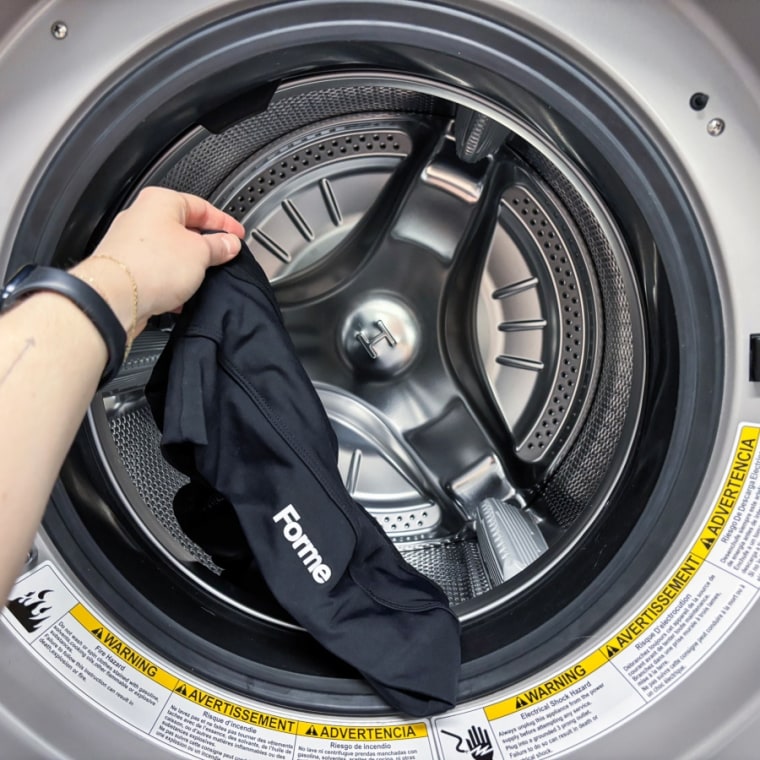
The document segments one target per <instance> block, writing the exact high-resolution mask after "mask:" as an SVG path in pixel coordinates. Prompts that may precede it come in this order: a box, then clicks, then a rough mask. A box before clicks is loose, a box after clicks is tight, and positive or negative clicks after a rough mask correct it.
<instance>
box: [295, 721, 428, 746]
mask: <svg viewBox="0 0 760 760" xmlns="http://www.w3.org/2000/svg"><path fill="white" fill-rule="evenodd" d="M298 733H299V734H300V735H301V736H310V737H312V738H313V739H334V740H338V741H352V742H387V741H394V740H397V739H424V738H425V737H426V736H427V735H428V734H427V727H426V726H425V724H424V723H407V724H400V725H395V726H338V725H334V726H327V725H322V724H321V723H303V722H302V723H299V724H298Z"/></svg>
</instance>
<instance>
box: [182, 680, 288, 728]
mask: <svg viewBox="0 0 760 760" xmlns="http://www.w3.org/2000/svg"><path fill="white" fill-rule="evenodd" d="M174 693H175V694H179V696H181V697H184V698H185V699H187V700H189V701H190V702H195V703H196V704H198V705H200V706H201V707H205V708H206V709H207V710H213V711H214V712H216V713H219V714H220V715H225V716H226V717H228V718H234V719H235V720H240V721H243V722H244V723H250V724H252V725H254V726H261V727H262V728H270V729H272V730H273V731H280V732H281V733H285V734H295V733H297V731H296V727H297V723H296V721H294V720H291V719H290V718H281V717H279V716H277V715H269V714H268V713H262V712H259V711H258V710H254V709H252V708H250V707H244V706H243V705H238V704H236V703H235V702H228V701H227V700H226V699H221V698H220V697H217V696H216V695H215V694H209V693H208V692H205V691H203V690H202V689H198V688H196V687H195V686H191V685H190V684H188V683H184V682H183V681H179V682H177V685H176V687H175V688H174Z"/></svg>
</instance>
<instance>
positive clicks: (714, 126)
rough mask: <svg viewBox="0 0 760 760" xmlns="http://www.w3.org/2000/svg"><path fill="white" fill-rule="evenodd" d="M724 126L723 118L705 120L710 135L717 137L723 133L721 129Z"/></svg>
mask: <svg viewBox="0 0 760 760" xmlns="http://www.w3.org/2000/svg"><path fill="white" fill-rule="evenodd" d="M725 128H726V122H725V121H723V119H710V121H708V122H707V134H708V135H710V136H711V137H718V135H721V134H723V130H724V129H725Z"/></svg>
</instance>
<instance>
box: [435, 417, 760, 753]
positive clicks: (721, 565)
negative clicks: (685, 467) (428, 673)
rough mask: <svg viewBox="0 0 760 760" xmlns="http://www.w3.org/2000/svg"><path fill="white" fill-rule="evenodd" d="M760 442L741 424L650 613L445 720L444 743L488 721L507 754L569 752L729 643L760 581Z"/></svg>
mask: <svg viewBox="0 0 760 760" xmlns="http://www.w3.org/2000/svg"><path fill="white" fill-rule="evenodd" d="M759 438H760V428H758V427H756V426H750V425H746V426H741V427H740V429H739V432H738V435H737V439H736V444H735V447H734V454H733V457H732V461H731V463H730V464H729V466H728V468H727V472H726V476H725V478H724V481H723V485H722V487H721V490H720V492H719V493H718V494H717V496H716V498H715V501H714V503H713V507H712V510H711V512H710V514H709V516H708V518H707V520H706V521H705V523H704V524H703V526H702V528H701V530H700V532H699V534H698V536H697V539H696V540H695V542H694V543H693V545H692V547H691V550H690V551H689V552H688V553H687V554H686V556H685V557H683V559H682V560H681V562H680V563H679V565H678V566H677V567H676V568H675V569H674V571H673V573H672V575H671V576H670V577H669V578H668V579H667V581H666V582H665V583H664V584H663V585H662V586H661V587H660V588H659V589H658V590H657V591H656V593H655V594H654V595H653V596H652V598H651V599H650V601H649V602H648V604H647V605H646V606H645V607H644V608H643V609H641V610H640V611H639V612H638V613H637V614H636V615H635V616H634V617H633V618H632V619H631V620H629V621H628V623H627V624H626V625H625V626H624V627H623V628H621V629H620V630H618V631H617V632H616V633H615V634H614V635H613V636H612V637H611V638H609V639H608V640H607V641H606V642H605V643H604V644H603V645H602V646H601V647H599V648H598V649H596V650H595V651H593V652H591V653H590V654H588V655H587V656H586V657H584V658H583V659H581V660H580V661H578V662H577V663H575V664H574V665H571V666H570V667H568V668H566V669H565V670H563V671H562V672H560V673H557V674H556V675H554V676H552V677H550V678H547V679H545V680H544V681H542V682H540V683H538V684H536V685H535V686H533V687H532V688H530V689H527V690H525V691H523V692H521V693H519V694H515V695H514V696H511V697H508V698H507V699H503V700H501V701H499V702H497V703H495V704H492V705H489V706H487V707H485V708H483V710H482V711H476V712H474V713H470V714H468V715H457V716H453V717H451V716H445V717H443V718H439V719H437V720H436V721H435V727H436V729H437V731H438V737H437V738H438V741H439V743H440V744H441V746H442V747H444V748H445V747H446V746H447V744H446V743H447V742H449V743H450V742H451V741H452V739H451V738H450V737H453V736H455V735H461V732H462V731H464V730H466V729H465V728H464V725H467V724H473V725H474V724H477V722H478V721H479V720H480V722H483V717H484V718H485V719H486V720H487V722H488V723H487V725H488V726H489V728H490V730H491V731H492V732H493V735H494V737H495V740H496V742H497V743H498V746H499V747H500V748H501V750H502V752H503V754H504V756H505V757H507V758H520V759H521V760H534V758H540V757H549V756H553V755H557V754H561V753H563V752H565V751H566V750H569V749H571V748H573V747H577V746H579V745H580V744H583V743H585V742H587V741H589V740H590V739H592V738H593V737H595V736H598V735H599V734H601V733H603V732H604V731H606V730H608V729H609V728H611V727H612V726H614V725H615V724H616V723H618V722H620V721H622V720H625V719H626V718H628V717H630V716H631V715H633V714H634V713H635V712H637V711H638V710H640V709H642V708H643V707H645V706H646V705H647V704H648V702H649V701H651V700H653V699H655V698H656V697H658V696H660V695H661V694H663V693H664V692H665V691H666V690H667V689H668V688H669V687H671V686H672V685H673V684H675V683H676V682H677V681H678V679H679V678H681V677H682V676H683V675H685V674H686V673H687V672H688V671H689V669H691V668H692V667H694V665H696V664H697V663H698V662H699V661H700V660H701V659H702V658H703V657H704V656H705V655H706V654H707V653H708V652H709V651H710V650H711V649H712V648H713V647H715V646H716V645H717V644H718V643H720V641H721V640H722V638H723V637H724V636H725V635H726V634H727V633H728V632H729V631H730V630H731V628H732V627H733V626H734V625H736V623H737V622H738V621H739V619H740V618H741V616H742V615H743V614H744V612H745V610H746V609H747V608H748V607H749V605H750V604H751V603H752V602H753V601H754V599H755V597H756V596H757V594H758V588H759V587H760V577H759V576H760V482H759V479H760V457H758V450H757V449H758V439H759ZM481 716H482V717H481ZM457 731H459V734H458V733H457ZM443 751H444V756H446V757H448V755H446V750H445V749H444V750H443ZM476 756H477V755H473V757H476Z"/></svg>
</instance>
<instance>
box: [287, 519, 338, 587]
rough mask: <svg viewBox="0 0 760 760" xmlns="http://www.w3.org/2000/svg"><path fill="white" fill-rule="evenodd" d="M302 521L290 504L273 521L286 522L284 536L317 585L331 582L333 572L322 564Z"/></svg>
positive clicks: (320, 557) (320, 556)
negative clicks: (300, 521)
mask: <svg viewBox="0 0 760 760" xmlns="http://www.w3.org/2000/svg"><path fill="white" fill-rule="evenodd" d="M300 519H301V515H299V514H298V512H296V509H295V507H294V506H293V505H292V504H288V506H287V507H285V508H284V509H281V510H280V511H279V512H278V513H277V514H276V515H275V516H274V517H273V518H272V521H273V522H276V523H278V522H281V521H283V520H284V521H285V525H283V526H282V535H283V536H285V538H286V539H287V540H288V541H289V542H290V543H291V545H292V547H293V551H294V552H296V554H297V555H298V556H299V557H300V558H301V560H302V561H303V565H304V567H305V568H306V569H307V570H308V571H309V573H311V577H312V578H313V579H314V580H315V581H316V582H317V583H325V582H327V581H329V580H330V576H331V575H332V570H331V569H330V567H329V566H328V565H325V564H324V563H323V562H322V555H321V554H320V553H319V552H318V551H317V547H316V546H314V544H313V543H312V542H311V539H310V538H309V537H308V535H306V533H304V532H303V528H302V527H301V526H300V525H299V523H298V521H299V520H300Z"/></svg>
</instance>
